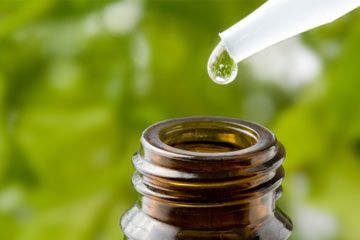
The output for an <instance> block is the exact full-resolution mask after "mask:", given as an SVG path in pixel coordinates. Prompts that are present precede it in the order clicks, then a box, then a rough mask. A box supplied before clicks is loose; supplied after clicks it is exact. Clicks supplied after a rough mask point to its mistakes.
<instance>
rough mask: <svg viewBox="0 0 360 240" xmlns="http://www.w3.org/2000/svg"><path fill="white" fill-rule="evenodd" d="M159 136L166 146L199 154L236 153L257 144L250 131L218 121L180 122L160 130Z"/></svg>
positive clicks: (255, 137)
mask: <svg viewBox="0 0 360 240" xmlns="http://www.w3.org/2000/svg"><path fill="white" fill-rule="evenodd" d="M159 135H160V136H159V137H160V140H161V141H162V142H163V143H165V144H166V145H168V146H171V147H174V148H177V149H181V150H186V151H191V152H200V153H224V152H232V151H238V150H242V149H245V148H248V147H251V146H253V145H254V144H256V143H257V136H256V134H255V133H254V132H252V131H251V130H250V129H246V128H245V127H244V126H241V125H234V124H231V123H227V122H220V121H219V122H214V121H191V122H182V123H178V124H175V125H172V126H170V127H167V128H164V129H162V131H160V134H159Z"/></svg>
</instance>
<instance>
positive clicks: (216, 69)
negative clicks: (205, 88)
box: [207, 43, 238, 84]
mask: <svg viewBox="0 0 360 240" xmlns="http://www.w3.org/2000/svg"><path fill="white" fill-rule="evenodd" d="M207 70H208V73H209V77H210V78H211V79H212V80H213V81H214V82H216V83H218V84H228V83H230V82H232V81H234V79H235V78H236V75H237V72H238V67H237V64H236V62H235V61H234V60H233V59H232V58H231V56H230V55H229V53H228V52H227V51H226V49H225V47H224V45H223V44H222V43H219V44H218V45H217V46H216V48H215V49H214V51H213V52H212V54H211V56H210V58H209V61H208V66H207Z"/></svg>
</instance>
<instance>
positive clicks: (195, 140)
mask: <svg viewBox="0 0 360 240" xmlns="http://www.w3.org/2000/svg"><path fill="white" fill-rule="evenodd" d="M284 156H285V151H284V149H283V147H282V145H281V144H279V143H278V142H277V140H276V138H275V137H274V135H273V134H272V133H271V132H270V131H269V130H267V129H266V128H263V127H261V126H259V125H256V124H253V123H249V122H245V121H241V120H236V119H228V118H215V117H195V118H183V119H175V120H170V121H165V122H161V123H159V124H155V125H153V126H151V127H150V128H148V129H147V130H146V131H145V132H144V133H143V135H142V138H141V148H140V150H139V151H138V153H136V154H135V155H134V157H133V163H134V166H135V168H136V170H137V172H136V173H135V174H134V177H133V184H134V187H135V188H136V190H137V191H138V192H139V193H140V200H139V202H138V203H137V204H136V205H135V206H134V207H133V208H132V209H130V210H129V211H128V212H127V213H126V214H125V215H124V216H123V218H122V220H121V226H122V229H123V231H124V233H125V235H126V237H127V239H129V240H145V239H146V240H173V239H174V240H175V239H176V240H192V239H194V240H195V239H196V240H210V239H213V240H217V239H218V240H220V239H222V240H224V239H228V240H240V239H241V240H243V239H244V240H246V239H260V240H265V239H269V240H272V239H274V240H275V239H276V240H282V239H287V238H288V237H289V235H290V233H291V229H292V224H291V222H290V220H289V219H288V217H287V216H285V215H284V214H283V213H282V212H281V211H279V210H278V209H277V208H276V207H275V201H276V200H277V199H278V198H279V197H280V195H281V181H282V178H283V177H284V170H283V168H282V167H281V163H282V161H283V160H284Z"/></svg>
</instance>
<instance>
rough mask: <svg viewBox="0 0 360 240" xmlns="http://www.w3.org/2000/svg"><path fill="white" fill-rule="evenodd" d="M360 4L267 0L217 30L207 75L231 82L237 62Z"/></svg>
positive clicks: (352, 1)
mask: <svg viewBox="0 0 360 240" xmlns="http://www.w3.org/2000/svg"><path fill="white" fill-rule="evenodd" d="M359 6H360V0H268V1H267V2H266V3H265V4H263V5H262V6H260V7H259V8H258V9H256V10H255V11H254V12H253V13H251V14H250V15H249V16H247V17H245V18H244V19H243V20H241V21H239V22H238V23H236V24H235V25H233V26H232V27H230V28H228V29H227V30H225V31H224V32H222V33H220V34H219V35H220V38H221V42H220V43H219V44H218V45H217V46H216V48H215V49H214V51H213V52H212V54H211V56H210V58H209V62H208V73H209V76H210V78H211V79H212V80H213V81H214V82H216V83H219V84H227V83H230V82H232V81H233V80H234V79H235V77H236V75H237V63H238V62H240V61H242V60H244V59H246V58H248V57H250V56H251V55H253V54H255V53H257V52H259V51H261V50H263V49H264V48H267V47H269V46H271V45H273V44H276V43H278V42H280V41H283V40H285V39H287V38H290V37H292V36H295V35H297V34H300V33H302V32H305V31H308V30H310V29H313V28H316V27H319V26H321V25H324V24H327V23H330V22H333V21H334V20H336V19H338V18H340V17H341V16H343V15H345V14H347V13H348V12H350V11H352V10H354V9H355V8H357V7H359Z"/></svg>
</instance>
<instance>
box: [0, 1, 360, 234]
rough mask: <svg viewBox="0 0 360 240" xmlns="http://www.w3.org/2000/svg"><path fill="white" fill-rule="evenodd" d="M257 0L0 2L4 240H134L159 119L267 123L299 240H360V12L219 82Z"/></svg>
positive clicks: (0, 226) (0, 216)
mask: <svg viewBox="0 0 360 240" xmlns="http://www.w3.org/2000/svg"><path fill="white" fill-rule="evenodd" d="M263 2H264V1H258V0H238V1H235V0H209V1H205V0H199V1H190V0H173V1H165V0H155V1H136V0H124V1H111V0H91V1H85V0H65V1H57V0H46V1H45V0H44V1H42V0H29V1H25V0H0V239H4V240H13V239H16V240H30V239H36V240H40V239H52V240H60V239H67V240H82V239H84V240H85V239H86V240H88V239H97V240H100V239H121V232H120V229H119V227H118V220H119V217H120V215H121V214H122V213H123V212H124V211H125V210H126V209H127V208H129V207H130V206H131V205H132V204H133V203H134V201H135V200H136V197H137V195H136V193H135V192H134V190H133V189H132V186H131V182H130V179H131V175H132V172H133V168H132V166H131V163H130V158H131V155H132V153H133V152H134V151H136V149H137V148H138V141H139V138H140V134H141V132H142V130H143V129H145V128H146V127H147V126H149V125H150V124H152V123H155V122H157V121H160V120H164V119H169V118H173V117H180V116H190V115H222V116H231V117H237V118H243V119H248V120H251V121H256V122H259V123H262V124H265V125H266V126H268V127H269V128H271V129H272V130H273V131H274V132H275V133H277V136H278V138H279V139H280V140H281V141H282V142H283V144H284V145H285V147H286V149H287V152H288V156H287V161H286V163H285V168H286V171H287V177H286V180H285V183H284V185H285V193H284V196H283V198H282V200H281V203H280V205H281V206H282V208H284V209H286V211H287V212H288V213H289V215H290V216H292V218H293V220H294V223H295V233H294V235H293V237H292V239H306V240H311V239H317V240H319V239H349V240H356V239H360V228H359V227H358V216H360V207H359V204H358V203H359V201H360V176H359V170H360V100H359V89H360V65H359V57H360V12H359V10H357V11H354V12H353V13H351V14H349V15H347V16H346V17H344V18H342V19H340V20H338V21H336V22H335V23H333V24H330V25H327V26H324V27H321V28H319V29H316V30H313V31H311V32H308V33H305V34H303V35H302V36H301V37H297V38H293V39H290V40H288V41H285V42H283V43H281V44H278V45H277V46H274V47H272V48H270V49H268V50H266V51H264V52H262V53H260V54H257V55H256V56H254V57H251V58H250V59H248V60H246V61H245V62H244V63H241V64H240V65H239V68H240V69H239V76H238V79H237V80H236V81H235V82H234V83H232V84H230V85H228V86H220V85H216V84H214V83H212V82H211V81H210V79H209V78H208V76H207V73H206V68H205V66H206V62H207V58H208V57H209V54H210V52H211V51H212V48H213V47H214V46H215V44H216V43H217V41H218V37H217V33H218V32H220V31H222V30H224V29H226V28H227V27H229V26H230V25H232V24H233V23H235V22H236V21H238V20H239V19H241V18H242V17H244V16H246V15H247V14H249V13H250V12H251V11H252V10H254V9H255V8H256V7H257V6H259V5H260V4H262V3H263Z"/></svg>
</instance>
